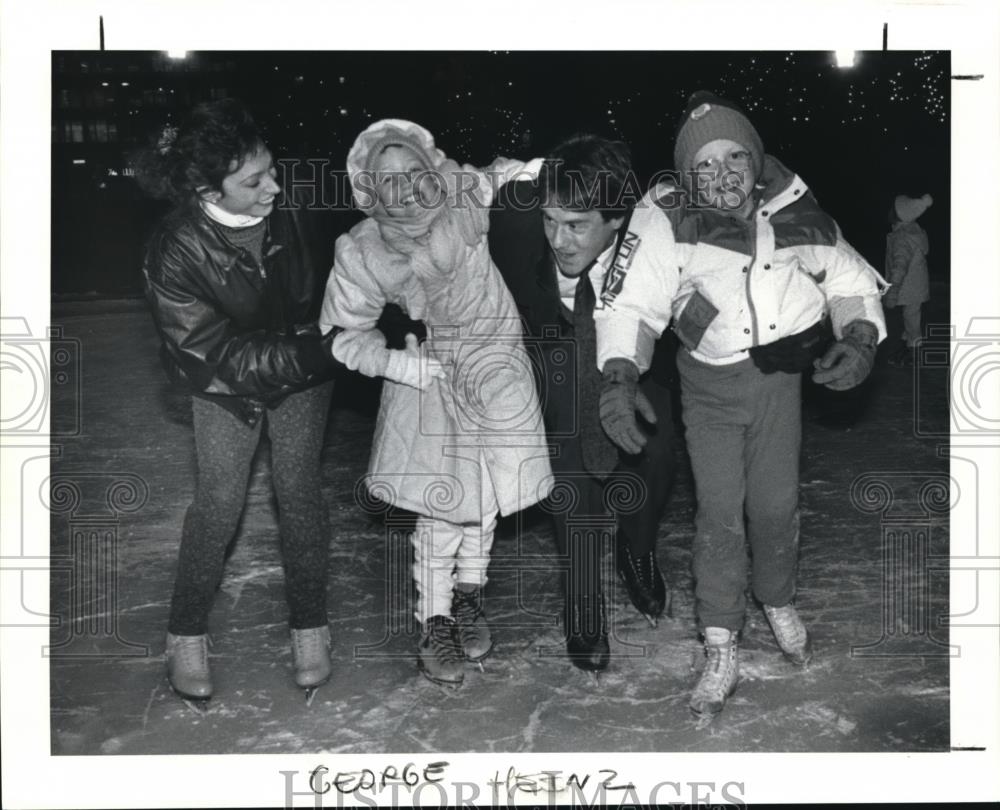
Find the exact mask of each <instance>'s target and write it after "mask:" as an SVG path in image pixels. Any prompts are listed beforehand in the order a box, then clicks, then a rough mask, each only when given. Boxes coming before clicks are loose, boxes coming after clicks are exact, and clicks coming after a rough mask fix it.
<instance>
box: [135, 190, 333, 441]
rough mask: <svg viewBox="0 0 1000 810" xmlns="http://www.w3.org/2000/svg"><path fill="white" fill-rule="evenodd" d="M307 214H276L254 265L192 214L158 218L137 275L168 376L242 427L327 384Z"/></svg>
mask: <svg viewBox="0 0 1000 810" xmlns="http://www.w3.org/2000/svg"><path fill="white" fill-rule="evenodd" d="M306 217H307V212H305V211H292V210H282V209H281V207H280V206H279V207H276V208H275V210H274V211H273V212H272V213H271V215H270V216H268V218H267V220H266V222H267V235H266V237H265V239H264V246H263V250H262V255H263V257H264V259H263V262H262V263H259V262H258V261H257V260H256V258H254V257H253V256H252V255H251V253H250V252H249V251H247V250H245V249H243V248H240V247H236V246H235V245H233V244H232V243H231V242H230V241H229V240H227V239H226V237H225V235H224V232H223V230H222V229H221V228H220V227H219V226H218V225H217V224H216V223H215V222H213V221H212V220H211V219H209V217H208V216H206V215H205V213H204V212H203V211H202V210H201V209H200V208H199V207H197V206H191V207H183V208H179V209H177V210H175V211H174V212H173V213H171V214H170V215H168V216H167V217H166V218H165V219H164V221H163V222H162V223H161V224H160V226H159V227H158V229H157V230H156V232H155V233H154V234H153V236H152V238H151V239H150V242H149V245H148V248H147V252H146V259H145V263H144V265H143V274H144V276H145V280H146V286H145V289H146V297H147V299H148V301H149V304H150V307H151V309H152V312H153V319H154V321H155V323H156V328H157V330H158V331H159V334H160V337H161V339H162V346H161V349H160V356H161V359H162V360H163V364H164V366H165V368H166V370H167V374H168V376H170V378H171V379H172V380H174V381H177V382H183V383H185V384H186V385H187V386H188V387H189V388H190V389H191V391H192V393H193V394H194V395H196V396H200V397H204V398H206V399H210V400H212V401H215V402H218V403H219V404H220V405H222V406H223V407H225V408H227V409H228V410H229V411H231V412H232V413H234V414H236V415H237V416H239V417H240V418H241V419H243V420H244V421H245V422H246V423H247V424H250V425H254V424H256V423H257V422H258V421H259V420H260V418H261V416H262V415H263V413H264V408H273V407H275V406H276V405H277V404H278V403H280V402H281V401H282V400H283V399H284V398H285V397H286V396H288V395H289V394H291V393H293V392H295V391H301V390H303V389H305V388H309V387H311V386H314V385H318V384H319V383H322V382H325V381H326V380H329V379H331V378H332V377H333V373H334V371H335V369H336V368H337V363H336V361H335V360H334V359H333V356H332V354H331V351H330V344H331V343H332V340H333V334H334V333H332V332H331V333H330V334H328V335H327V336H326V337H325V338H324V337H321V335H320V333H319V328H318V326H317V324H316V320H317V318H318V315H319V308H320V304H321V302H322V291H323V284H324V282H325V280H326V271H327V270H328V269H329V267H330V264H329V262H327V263H326V264H325V265H324V264H323V259H324V257H323V256H322V251H321V250H320V249H319V248H318V245H319V244H320V240H321V239H322V237H323V236H327V241H330V242H332V241H333V240H332V239H329V237H328V235H323V234H318V233H316V232H315V231H314V230H313V231H311V230H310V227H309V224H310V223H309V220H307V219H306Z"/></svg>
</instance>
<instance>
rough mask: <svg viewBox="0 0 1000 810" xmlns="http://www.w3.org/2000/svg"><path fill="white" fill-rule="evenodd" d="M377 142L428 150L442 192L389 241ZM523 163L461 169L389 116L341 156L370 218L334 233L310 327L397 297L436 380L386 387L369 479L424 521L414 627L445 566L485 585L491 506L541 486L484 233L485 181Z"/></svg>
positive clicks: (538, 450) (518, 353)
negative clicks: (438, 367) (371, 173)
mask: <svg viewBox="0 0 1000 810" xmlns="http://www.w3.org/2000/svg"><path fill="white" fill-rule="evenodd" d="M387 139H388V141H395V142H398V143H400V144H402V145H405V146H407V147H410V148H412V149H414V150H415V151H418V152H419V153H420V154H422V155H425V156H427V159H428V162H430V163H431V166H432V168H433V170H435V171H437V172H440V176H441V178H442V179H443V181H444V185H445V187H446V188H447V190H448V192H449V199H448V201H447V203H446V204H445V205H444V206H443V207H442V208H441V211H440V214H439V215H437V216H435V217H434V218H433V220H432V222H431V223H430V227H429V229H428V230H427V232H426V233H423V234H419V235H414V238H412V239H410V238H409V236H406V237H404V238H403V239H402V241H400V239H399V236H398V231H397V232H395V234H394V235H393V234H392V232H388V233H390V236H389V238H387V237H386V234H387V230H386V225H387V219H386V217H387V215H386V214H385V212H384V209H381V211H379V206H378V203H377V201H376V200H375V195H374V194H373V192H372V188H373V186H372V184H371V182H370V180H371V178H370V177H368V178H367V179H366V178H365V172H366V171H367V170H368V169H369V168H370V166H371V156H370V152H371V150H372V148H373V147H376V146H379V145H381V146H383V147H384V146H385V144H386V143H387ZM523 168H524V164H522V163H518V162H514V161H506V160H498V161H496V162H495V163H494V164H493V165H492V166H491V167H489V168H488V169H487V170H485V171H479V170H476V169H473V168H472V167H471V166H466V167H459V166H458V164H457V163H455V162H454V161H447V160H446V158H445V156H444V154H443V153H442V152H441V151H440V150H438V149H436V148H435V147H434V141H433V137H432V136H431V134H430V133H429V132H428V131H427V130H425V129H424V128H423V127H420V126H418V125H416V124H413V123H411V122H407V121H399V120H392V119H390V120H385V121H380V122H378V123H377V124H374V125H373V126H371V127H369V128H368V129H367V130H365V132H363V133H362V134H361V135H360V136H359V137H358V139H357V140H356V141H355V144H354V146H353V147H352V148H351V151H350V153H349V154H348V159H347V169H348V173H349V175H350V177H351V181H352V187H353V190H354V196H355V200H356V202H357V203H358V205H359V207H360V208H362V210H365V211H366V213H368V214H369V217H368V218H367V219H365V220H364V221H362V222H360V223H359V224H358V225H356V226H355V227H354V228H352V229H351V231H350V232H349V233H347V234H344V235H342V236H341V237H339V238H338V239H337V244H336V258H335V261H334V266H333V270H332V272H331V274H330V278H329V281H328V283H327V288H326V296H325V298H324V302H323V310H322V314H321V317H320V325H321V327H322V329H323V331H324V332H326V331H327V330H329V329H330V328H332V327H334V326H339V327H342V328H346V329H356V330H369V329H373V328H374V327H375V322H376V320H377V319H378V317H379V315H380V314H381V312H382V309H383V307H384V306H385V305H386V304H387V303H393V304H397V305H398V306H400V307H401V308H402V309H403V310H404V311H405V312H406V313H407V314H408V315H409V316H410V317H411V318H413V319H416V320H422V321H424V323H425V324H426V325H427V340H426V342H425V343H424V345H423V351H425V352H427V353H428V354H429V356H431V357H433V358H435V359H437V360H438V361H440V362H441V363H442V364H443V365H444V366H445V371H446V375H447V376H446V379H439V380H435V381H434V382H433V384H432V385H431V386H430V387H428V388H426V390H419V389H417V388H414V387H410V386H407V385H402V384H399V383H396V382H393V381H391V380H386V381H385V385H384V388H383V392H382V400H381V405H380V408H379V413H378V420H377V425H376V430H375V439H374V444H373V447H372V454H371V459H370V462H369V469H368V475H367V479H366V485H367V488H368V491H369V492H370V493H371V494H372V495H373V496H375V497H377V498H378V499H380V500H383V501H386V502H388V503H391V504H393V505H394V506H399V507H402V508H405V509H408V510H410V511H413V512H416V513H417V514H419V515H421V516H422V519H421V520H420V521H418V526H417V532H416V533H415V537H414V546H415V548H416V549H417V562H416V566H415V576H416V578H417V584H418V590H419V591H420V596H421V599H420V601H419V603H418V608H417V618H418V619H419V620H421V621H426V620H427V619H428V618H430V616H433V615H438V614H442V613H443V614H447V613H448V612H449V611H448V608H449V607H450V602H451V584H452V571H453V569H454V568H455V562H456V561H457V579H458V580H459V581H460V582H469V583H472V584H477V585H482V584H485V579H486V578H485V570H486V565H487V564H488V562H489V549H490V545H491V542H492V531H493V527H494V525H495V518H496V512H497V511H498V510H499V512H500V513H501V514H504V515H508V514H511V513H513V512H516V511H518V510H521V509H524V508H526V507H528V506H531V505H532V504H534V503H537V502H538V501H540V500H542V499H543V498H545V497H546V496H547V495H548V494H549V491H550V489H551V486H552V473H551V467H550V464H549V458H548V446H547V444H546V437H545V431H544V427H543V424H542V419H541V412H540V409H539V405H538V398H537V394H536V392H535V387H534V381H533V378H532V371H531V362H530V360H529V358H528V355H527V353H526V352H525V349H524V346H523V343H522V338H521V334H522V330H521V323H520V318H519V315H518V312H517V309H516V307H515V305H514V302H513V300H512V298H511V296H510V293H509V292H508V290H507V288H506V286H505V285H504V282H503V279H502V277H501V276H500V273H499V272H498V271H497V269H496V267H495V266H494V265H493V263H492V261H491V259H490V256H489V252H488V248H487V240H486V233H487V228H488V217H487V213H488V208H489V205H490V201H491V200H492V196H493V194H494V192H495V190H496V188H498V187H499V186H500V185H501V184H502V183H503V182H506V181H507V180H509V179H510V178H511V177H513V176H514V175H515V174H517V173H518V172H519V171H521V170H522V169H523ZM380 214H381V215H380ZM392 224H393V223H392V222H388V225H389V226H392ZM401 245H402V247H403V249H402V250H400V249H399V248H400V246H401ZM421 566H424V567H425V568H424V570H420V569H421Z"/></svg>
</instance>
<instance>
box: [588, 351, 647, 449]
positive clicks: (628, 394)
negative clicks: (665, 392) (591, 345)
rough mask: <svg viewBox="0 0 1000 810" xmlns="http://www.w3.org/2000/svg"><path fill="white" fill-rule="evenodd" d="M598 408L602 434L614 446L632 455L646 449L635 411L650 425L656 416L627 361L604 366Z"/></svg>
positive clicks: (629, 362) (616, 358)
mask: <svg viewBox="0 0 1000 810" xmlns="http://www.w3.org/2000/svg"><path fill="white" fill-rule="evenodd" d="M600 408H601V425H602V426H603V427H604V432H605V433H607V434H608V438H609V439H611V441H612V442H614V443H615V444H616V445H617V446H618V447H620V448H621V449H622V450H624V451H625V452H626V453H631V454H632V455H634V454H636V453H638V452H640V451H641V450H642V448H643V447H645V446H646V436H645V434H644V433H643V432H642V430H640V429H639V424H638V422H636V419H635V412H636V411H639V413H640V414H641V415H642V417H643V419H645V420H646V421H647V422H649V423H650V424H656V413H655V412H654V411H653V406H652V405H651V404H650V402H649V400H648V399H646V395H645V394H643V393H642V391H640V390H639V369H638V368H637V367H636V365H635V363H633V362H632V361H631V360H626V359H625V358H623V357H615V358H613V359H611V360H608V361H607V362H606V363H605V364H604V386H603V388H602V389H601V406H600Z"/></svg>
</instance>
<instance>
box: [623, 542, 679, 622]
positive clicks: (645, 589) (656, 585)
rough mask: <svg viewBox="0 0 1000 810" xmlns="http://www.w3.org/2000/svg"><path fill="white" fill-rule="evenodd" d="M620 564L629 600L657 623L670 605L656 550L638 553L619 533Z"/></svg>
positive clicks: (648, 620)
mask: <svg viewBox="0 0 1000 810" xmlns="http://www.w3.org/2000/svg"><path fill="white" fill-rule="evenodd" d="M617 567H618V576H619V577H621V580H622V582H624V583H625V590H626V592H627V593H628V598H629V601H631V602H632V604H633V605H634V606H635V609H636V610H638V611H639V612H640V613H641V614H642V615H643V616H645V618H646V621H647V622H649V624H650V625H651V626H652V627H656V625H657V622H658V620H659V618H660V616H662V615H663V611H664V609H665V608H666V606H667V585H666V583H665V582H664V581H663V574H661V573H660V567H659V565H657V564H656V551H655V550H652V551H650V552H648V553H647V554H642V555H640V556H638V557H634V556H632V552H631V550H630V549H629V547H628V542H627V541H625V540H624V539H623V538H622V537H621V535H620V534H619V540H618V558H617Z"/></svg>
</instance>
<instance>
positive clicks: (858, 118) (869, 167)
mask: <svg viewBox="0 0 1000 810" xmlns="http://www.w3.org/2000/svg"><path fill="white" fill-rule="evenodd" d="M52 75H53V107H52V112H53V119H52V141H53V143H52V293H53V295H54V297H56V298H57V299H60V298H77V297H118V296H135V295H139V294H141V271H140V268H141V261H142V251H143V244H144V241H145V239H146V238H147V236H148V234H149V232H150V230H151V228H152V225H153V224H154V223H155V221H156V219H157V218H158V217H159V216H160V215H161V214H162V213H164V210H165V209H164V205H163V204H162V203H157V202H155V201H150V200H147V199H145V198H143V196H142V195H141V194H140V192H139V190H138V188H137V187H136V185H135V182H134V180H133V178H132V177H131V176H130V168H129V158H130V155H131V154H132V153H133V152H134V150H135V149H136V148H138V147H140V146H143V145H144V144H147V143H148V142H149V140H150V139H151V138H152V139H154V140H155V138H156V136H157V135H158V133H159V132H160V131H161V129H162V127H163V126H164V125H166V124H168V123H174V124H176V123H179V122H180V121H181V120H182V119H183V117H184V114H185V112H186V111H187V110H188V109H189V108H190V107H191V106H193V105H194V104H196V103H198V102H199V101H204V100H209V99H213V98H222V97H225V96H236V97H238V98H241V99H242V100H243V101H244V102H245V103H246V104H247V105H248V106H249V107H250V109H251V111H252V112H253V114H254V115H255V117H256V118H257V119H258V121H259V122H260V123H261V124H262V125H264V127H265V129H266V130H267V133H268V138H269V144H270V146H271V148H272V151H273V152H274V154H275V156H276V158H278V159H298V160H309V159H313V160H325V161H329V163H328V166H329V168H330V169H334V170H341V169H342V168H343V165H344V160H345V158H346V155H347V150H348V149H349V147H350V145H351V143H352V142H353V141H354V138H355V137H356V136H357V134H358V133H359V132H361V130H362V129H364V128H365V127H366V126H368V125H369V124H371V123H372V122H373V121H376V120H378V119H380V118H387V117H394V118H407V119H410V120H414V121H416V122H417V123H420V124H422V125H424V126H426V127H427V128H428V129H429V130H430V131H431V132H433V133H434V135H435V137H436V139H437V142H438V145H439V146H440V147H441V148H442V149H443V150H444V151H445V152H446V153H447V154H448V155H449V156H450V157H454V158H455V159H457V160H459V161H460V162H469V163H473V164H476V165H485V164H487V163H489V162H490V161H491V160H492V159H493V158H495V157H496V156H498V155H505V156H509V157H518V158H524V159H527V158H530V157H533V156H536V155H540V154H544V152H545V150H547V149H548V148H549V147H551V146H552V145H553V144H554V143H556V142H557V141H558V140H560V139H561V138H563V137H565V136H566V135H569V134H572V133H573V132H576V131H584V130H586V131H594V132H598V133H601V134H605V135H609V136H613V137H617V138H621V139H622V140H624V141H626V142H627V143H628V144H629V145H630V146H631V148H632V151H633V157H634V160H635V164H636V169H637V170H638V172H639V174H640V178H641V179H642V181H643V182H645V181H646V180H647V179H648V178H649V177H650V176H651V175H652V174H654V173H656V172H657V171H660V170H664V169H671V168H673V166H672V162H673V161H672V154H673V140H674V129H675V126H676V122H677V120H678V118H679V116H680V115H681V113H682V112H683V110H684V107H685V102H686V99H687V97H688V95H689V94H690V93H691V92H693V91H694V90H698V89H706V90H711V91H713V92H716V93H718V94H719V95H722V96H724V97H728V98H731V99H733V100H735V101H737V102H738V103H740V104H742V105H743V106H744V108H745V109H746V110H747V113H748V115H749V117H750V118H751V120H752V121H753V122H754V124H755V125H756V127H757V129H758V131H759V132H760V134H761V137H762V139H763V141H764V146H765V149H766V151H767V152H768V153H770V154H773V155H775V156H776V157H777V158H778V159H780V160H781V161H782V162H783V163H785V164H786V165H787V166H789V167H790V168H791V169H792V170H793V171H795V172H796V173H798V174H799V175H800V176H801V177H802V178H803V179H804V180H805V182H806V183H807V184H808V185H809V186H810V187H811V188H812V190H813V191H814V192H815V194H816V196H817V197H818V199H819V201H820V204H821V205H822V206H823V207H824V208H825V209H826V210H827V211H828V212H829V213H830V214H832V215H833V216H834V217H835V218H836V219H837V221H838V222H839V223H840V225H841V228H842V230H843V232H844V234H845V236H846V238H847V239H848V240H849V241H850V242H851V243H852V244H854V246H855V247H856V248H858V250H859V251H861V253H863V254H864V255H865V257H866V258H867V259H868V260H869V261H870V262H871V263H872V264H873V265H874V266H875V267H876V269H878V270H880V271H881V270H882V267H883V262H884V250H885V247H884V246H885V234H886V232H887V231H888V222H887V213H888V210H889V206H890V204H891V201H892V199H893V197H894V196H895V195H896V194H899V193H904V194H908V195H911V196H913V195H920V194H923V193H925V192H927V193H930V194H932V195H933V196H934V200H935V203H934V207H933V208H931V209H930V211H929V212H928V213H926V214H925V215H924V216H923V217H922V218H921V224H922V225H923V226H924V228H925V229H926V230H927V231H928V235H929V237H930V244H931V256H930V266H931V274H932V280H935V279H936V280H938V281H941V280H946V279H947V278H948V276H949V266H948V256H949V252H950V243H949V218H950V175H949V161H950V134H949V120H948V119H949V106H950V94H949V85H950V55H949V54H948V53H943V52H892V51H889V52H860V53H858V55H857V60H856V63H855V66H854V67H852V68H838V67H837V66H836V65H835V61H834V57H833V54H832V53H830V52H828V51H817V52H785V51H780V52H763V53H762V52H752V51H744V52H664V53H660V52H655V53H651V52H584V53H577V52H505V51H493V52H474V53H451V52H449V53H442V52H437V53H434V52H404V53H383V52H353V53H328V52H321V53H315V52H232V53H221V52H189V53H187V54H186V56H185V57H184V58H170V57H168V55H167V54H166V53H164V52H162V51H149V52H119V51H115V52H112V51H86V52H55V53H53V74H52ZM279 179H284V180H285V181H286V182H287V180H288V178H287V177H286V178H279ZM299 179H301V177H300V178H299ZM328 188H330V189H331V194H332V188H333V187H332V186H330V187H328ZM334 196H335V195H334ZM329 199H332V197H331V196H329V195H328V200H329ZM357 216H358V215H357V214H356V213H355V212H352V211H349V210H341V211H338V212H333V213H332V214H331V218H330V229H331V233H330V240H331V242H332V241H333V240H334V239H335V238H336V236H337V235H338V234H339V233H340V232H342V231H343V230H346V229H348V228H349V227H350V226H351V225H352V224H353V223H354V221H355V220H356V219H357Z"/></svg>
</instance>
